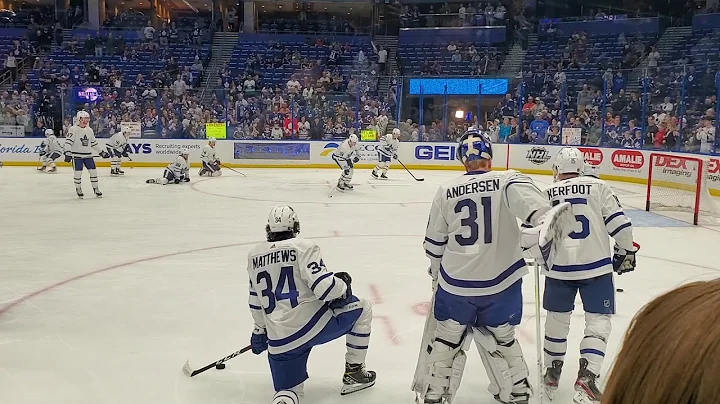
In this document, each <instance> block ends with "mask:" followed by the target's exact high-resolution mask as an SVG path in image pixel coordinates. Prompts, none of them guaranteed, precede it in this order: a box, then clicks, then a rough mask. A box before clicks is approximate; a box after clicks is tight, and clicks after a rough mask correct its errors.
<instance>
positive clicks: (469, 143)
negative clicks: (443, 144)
mask: <svg viewBox="0 0 720 404" xmlns="http://www.w3.org/2000/svg"><path fill="white" fill-rule="evenodd" d="M492 156H493V151H492V142H491V141H490V137H489V136H488V135H487V134H486V133H485V132H483V131H482V130H480V129H475V128H471V129H468V130H467V131H466V132H465V133H464V134H463V135H462V136H461V137H460V139H459V140H458V146H457V151H456V158H457V159H458V160H460V161H461V162H462V163H465V162H466V161H473V160H479V159H486V160H492Z"/></svg>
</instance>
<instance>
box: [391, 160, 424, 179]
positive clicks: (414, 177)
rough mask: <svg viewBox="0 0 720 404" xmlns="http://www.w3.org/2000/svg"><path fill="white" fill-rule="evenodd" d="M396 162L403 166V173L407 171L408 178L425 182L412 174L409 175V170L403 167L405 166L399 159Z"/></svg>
mask: <svg viewBox="0 0 720 404" xmlns="http://www.w3.org/2000/svg"><path fill="white" fill-rule="evenodd" d="M397 162H398V163H400V165H401V166H403V168H404V169H405V171H407V172H408V174H410V176H411V177H413V179H414V180H415V181H425V178H418V177H416V176H414V175H413V173H411V172H410V170H408V168H407V167H405V164H403V162H402V161H400V159H398V161H397Z"/></svg>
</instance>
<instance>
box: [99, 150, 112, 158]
mask: <svg viewBox="0 0 720 404" xmlns="http://www.w3.org/2000/svg"><path fill="white" fill-rule="evenodd" d="M100 157H102V158H104V159H109V158H110V153H108V152H107V151H105V150H102V151H100Z"/></svg>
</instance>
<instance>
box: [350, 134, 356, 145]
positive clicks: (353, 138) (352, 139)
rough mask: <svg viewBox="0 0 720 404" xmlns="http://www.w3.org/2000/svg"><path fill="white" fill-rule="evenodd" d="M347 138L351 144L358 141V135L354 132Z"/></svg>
mask: <svg viewBox="0 0 720 404" xmlns="http://www.w3.org/2000/svg"><path fill="white" fill-rule="evenodd" d="M348 140H349V141H350V143H352V144H353V145H356V144H357V142H358V137H357V135H356V134H354V133H353V134H352V135H350V137H348Z"/></svg>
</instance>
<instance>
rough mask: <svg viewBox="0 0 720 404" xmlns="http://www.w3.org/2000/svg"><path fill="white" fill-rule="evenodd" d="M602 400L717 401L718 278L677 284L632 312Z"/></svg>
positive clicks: (648, 403) (644, 403) (620, 403)
mask: <svg viewBox="0 0 720 404" xmlns="http://www.w3.org/2000/svg"><path fill="white" fill-rule="evenodd" d="M602 403H603V404H717V403H720V279H716V280H713V281H708V282H695V283H691V284H688V285H684V286H681V287H679V288H677V289H675V290H672V291H670V292H668V293H666V294H664V295H662V296H659V297H657V298H655V300H653V301H652V302H650V303H649V304H648V305H647V306H645V307H644V308H643V309H642V310H641V311H640V312H639V313H638V314H637V315H635V318H634V319H633V321H632V323H631V324H630V328H629V330H628V332H627V334H626V336H625V341H624V342H623V346H622V350H621V351H620V353H619V354H618V355H617V359H616V361H615V365H614V366H613V369H612V372H611V373H610V376H609V378H608V382H607V386H606V387H605V393H604V394H603V400H602Z"/></svg>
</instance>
